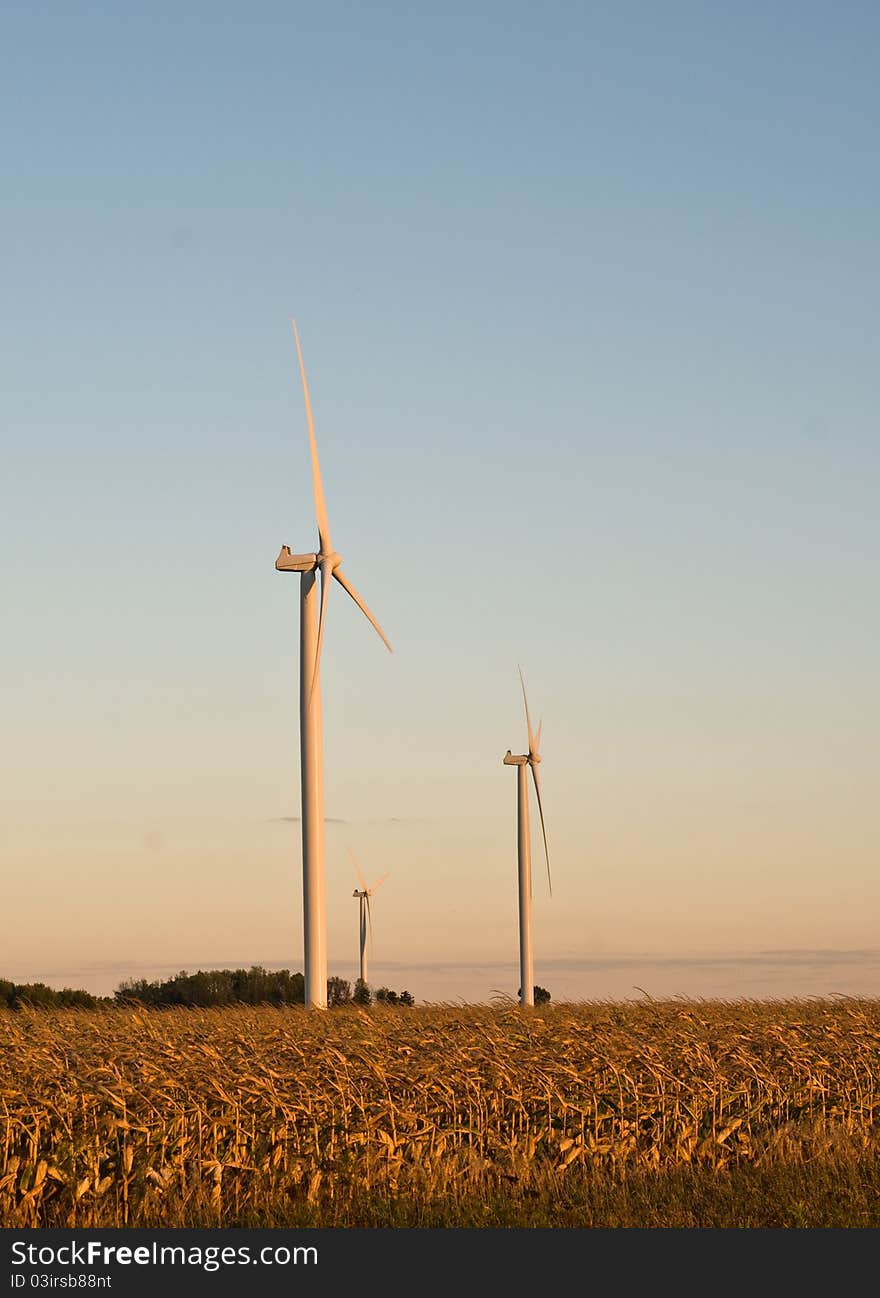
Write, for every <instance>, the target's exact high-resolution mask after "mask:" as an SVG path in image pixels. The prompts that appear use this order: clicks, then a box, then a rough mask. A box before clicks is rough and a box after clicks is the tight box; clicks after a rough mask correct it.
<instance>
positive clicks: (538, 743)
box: [535, 721, 544, 753]
mask: <svg viewBox="0 0 880 1298" xmlns="http://www.w3.org/2000/svg"><path fill="white" fill-rule="evenodd" d="M543 724H544V722H543V721H539V722H538V729H537V730H536V731H535V752H536V753H540V751H541V727H542V726H543Z"/></svg>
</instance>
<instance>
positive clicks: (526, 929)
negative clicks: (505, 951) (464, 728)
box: [503, 668, 553, 1005]
mask: <svg viewBox="0 0 880 1298" xmlns="http://www.w3.org/2000/svg"><path fill="white" fill-rule="evenodd" d="M519 681H520V684H521V685H522V692H523V702H524V703H525V705H526V729H527V730H528V734H529V751H528V752H527V753H523V754H522V755H521V756H519V757H514V756H513V754H512V753H511V751H510V749H509V748H508V750H507V753H506V754H505V756H504V759H503V760H504V765H505V766H516V767H517V772H516V823H517V856H518V860H519V1003H520V1005H534V1003H535V969H534V961H533V959H532V853H531V846H530V842H529V784H528V779H527V777H526V768H527V767H531V771H532V779H533V780H534V781H535V794H536V795H537V799H538V812H539V814H540V816H541V833H542V835H543V837H544V855H545V856H546V858H547V884H548V886H549V888H550V895H551V897H552V895H553V885H552V883H551V881H550V853H549V852H548V850H547V831H546V830H545V828H544V809H543V807H542V806H541V785H540V783H539V782H538V763H539V762H540V760H541V755H540V753H539V752H538V745H539V744H540V742H541V723H540V722H539V724H538V733H537V735H536V734H535V733H534V732H533V730H532V719H531V717H530V716H529V701H528V699H527V698H526V684H525V681H524V680H523V674H522V668H520V669H519Z"/></svg>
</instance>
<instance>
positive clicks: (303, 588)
mask: <svg viewBox="0 0 880 1298" xmlns="http://www.w3.org/2000/svg"><path fill="white" fill-rule="evenodd" d="M290 323H291V324H292V325H293V336H294V339H295V341H296V354H297V358H298V360H299V372H300V376H301V378H302V386H303V396H304V398H305V404H306V422H307V423H308V427H309V449H310V451H311V457H312V490H313V492H314V498H315V514H316V515H317V519H318V553H317V554H291V553H290V546H289V545H282V547H281V552H280V553H279V555H278V558H277V559H276V560H275V567H276V568H277V569H278V571H279V572H298V573H299V574H300V604H299V744H300V782H301V790H302V861H303V963H304V965H305V1001H306V1006H307V1007H308V1008H310V1009H325V1008H326V1006H327V909H326V905H327V903H326V888H325V882H324V771H323V759H322V746H321V677H320V670H321V646H322V644H323V641H324V623H325V618H326V612H327V596H328V594H329V592H330V578H331V577H335V578H336V580H337V581H338V582H339V584H340V586H341V587H342V589H343V590H345V591H347V592H348V594H349V595H350V596H351V598H352V599H353V600H354V602H355V604H357V606H358V608H359V609H360V610H361V612H362V613H363V614H364V616H365V617H366V618H367V620H368V621H370V622H372V624H373V626H374V627H375V628H376V630H377V631H378V633H379V635H380V636H381V638H382V640H383V641H384V642H385V646H386V648H387V649H388V650H389V652H390V651H391V645H390V644H389V643H388V641H387V640H386V639H385V633H384V631H383V630H382V628H381V627H380V626H379V623H378V622H377V621H376V619H375V618H374V617H373V615H372V613H371V612H370V610H369V609H368V608H367V606H366V604H365V603H364V601H363V600H362V599H361V597H360V595H359V594H358V593H357V591H356V590H355V588H354V586H352V584H351V582H350V581H349V580H348V578H347V577H345V576H344V575H343V572H342V568H341V567H340V565H341V563H342V556H341V555H339V554H337V553H336V551H335V550H334V549H333V545H332V542H331V540H330V524H329V522H328V521H327V505H326V502H325V500H324V488H323V486H322V484H321V468H320V465H319V464H318V446H317V443H316V441H315V430H314V427H313V424H312V406H311V402H310V401H309V387H308V384H307V383H306V371H305V366H304V364H303V358H302V348H301V347H300V345H299V333H298V332H297V328H296V323H295V321H293V320H291V322H290ZM317 572H320V574H321V610H320V617H319V614H318V595H317V588H316V583H315V574H316V573H317Z"/></svg>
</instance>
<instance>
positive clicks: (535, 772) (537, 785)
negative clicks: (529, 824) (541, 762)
mask: <svg viewBox="0 0 880 1298" xmlns="http://www.w3.org/2000/svg"><path fill="white" fill-rule="evenodd" d="M529 766H530V767H531V768H532V779H533V780H534V781H535V793H536V794H537V796H538V814H539V815H540V817H541V834H542V835H543V838H544V855H545V856H546V858H547V887H548V888H549V889H550V896H551V897H552V896H553V881H552V879H551V878H550V853H549V851H548V850H547V831H546V829H545V828H544V808H543V807H542V806H541V785H540V783H539V782H538V768H537V767H536V766H535V764H534V762H529Z"/></svg>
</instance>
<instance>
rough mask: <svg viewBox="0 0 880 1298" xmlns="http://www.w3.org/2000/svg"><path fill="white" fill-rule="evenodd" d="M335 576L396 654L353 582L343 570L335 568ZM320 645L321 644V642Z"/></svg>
mask: <svg viewBox="0 0 880 1298" xmlns="http://www.w3.org/2000/svg"><path fill="white" fill-rule="evenodd" d="M322 569H323V565H322ZM333 576H334V577H335V578H336V580H337V581H338V582H339V584H340V586H341V587H342V589H343V590H347V591H348V593H349V595H350V596H351V597H352V599H353V600H354V602H355V604H357V606H358V608H359V609H360V611H361V612H362V613H363V615H364V617H365V618H366V619H367V621H368V622H372V624H373V626H374V627H375V628H376V630H377V631H378V632H379V636H380V637H381V639H382V641H383V642H384V644H385V648H386V649H387V650H388V652H389V653H394V650H393V649H392V648H391V645H390V644H389V643H388V640H387V637H386V635H385V632H384V631H383V630H382V628H381V627H380V625H379V623H378V622H377V621H376V619H375V618H374V617H373V615H372V613H371V612H370V610H369V609H368V608H367V606H366V604H365V603H364V601H363V600H362V599H361V597H360V595H359V594H358V593H357V591H356V590H355V588H354V586H352V584H351V582H350V581H349V580H348V578H347V577H346V576H345V574H344V573H343V571H342V569H341V568H334V569H333ZM319 643H320V642H319Z"/></svg>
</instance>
